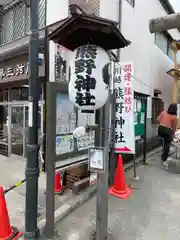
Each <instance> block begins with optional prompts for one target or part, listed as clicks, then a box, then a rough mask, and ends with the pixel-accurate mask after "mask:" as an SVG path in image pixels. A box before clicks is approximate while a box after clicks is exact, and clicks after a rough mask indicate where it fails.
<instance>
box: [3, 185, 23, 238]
mask: <svg viewBox="0 0 180 240" xmlns="http://www.w3.org/2000/svg"><path fill="white" fill-rule="evenodd" d="M20 236H22V233H21V232H19V231H18V229H17V228H15V227H11V225H10V222H9V216H8V210H7V206H6V200H5V197H4V190H3V187H2V186H0V240H14V239H18V238H19V237H20Z"/></svg>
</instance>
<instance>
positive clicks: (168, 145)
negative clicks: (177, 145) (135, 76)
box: [162, 140, 171, 162]
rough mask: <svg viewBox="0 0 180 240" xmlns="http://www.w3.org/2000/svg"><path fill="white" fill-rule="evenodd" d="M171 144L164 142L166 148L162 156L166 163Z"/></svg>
mask: <svg viewBox="0 0 180 240" xmlns="http://www.w3.org/2000/svg"><path fill="white" fill-rule="evenodd" d="M170 145H171V142H170V141H167V140H164V147H163V154H162V160H163V162H165V161H166V160H167V158H168V155H169V149H170Z"/></svg>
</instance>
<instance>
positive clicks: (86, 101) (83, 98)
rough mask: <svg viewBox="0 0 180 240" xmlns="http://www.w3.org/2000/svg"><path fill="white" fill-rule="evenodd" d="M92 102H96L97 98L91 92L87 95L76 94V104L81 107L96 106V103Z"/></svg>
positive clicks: (86, 93)
mask: <svg viewBox="0 0 180 240" xmlns="http://www.w3.org/2000/svg"><path fill="white" fill-rule="evenodd" d="M92 100H95V96H94V95H92V94H91V93H90V92H85V94H83V93H81V92H77V93H76V103H77V104H78V105H79V106H95V102H92Z"/></svg>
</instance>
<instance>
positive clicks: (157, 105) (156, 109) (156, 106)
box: [152, 98, 164, 124]
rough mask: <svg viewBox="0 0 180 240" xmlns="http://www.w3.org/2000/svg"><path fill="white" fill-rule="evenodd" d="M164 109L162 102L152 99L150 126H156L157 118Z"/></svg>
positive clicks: (158, 99)
mask: <svg viewBox="0 0 180 240" xmlns="http://www.w3.org/2000/svg"><path fill="white" fill-rule="evenodd" d="M163 109H164V102H163V101H162V100H161V99H160V98H152V124H157V117H158V116H159V114H160V112H161V111H162V110H163Z"/></svg>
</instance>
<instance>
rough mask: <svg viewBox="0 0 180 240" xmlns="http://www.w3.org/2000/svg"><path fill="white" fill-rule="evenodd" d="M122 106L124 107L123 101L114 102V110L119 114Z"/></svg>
mask: <svg viewBox="0 0 180 240" xmlns="http://www.w3.org/2000/svg"><path fill="white" fill-rule="evenodd" d="M123 108H124V105H123V102H120V103H116V112H119V113H120V114H122V110H123Z"/></svg>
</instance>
